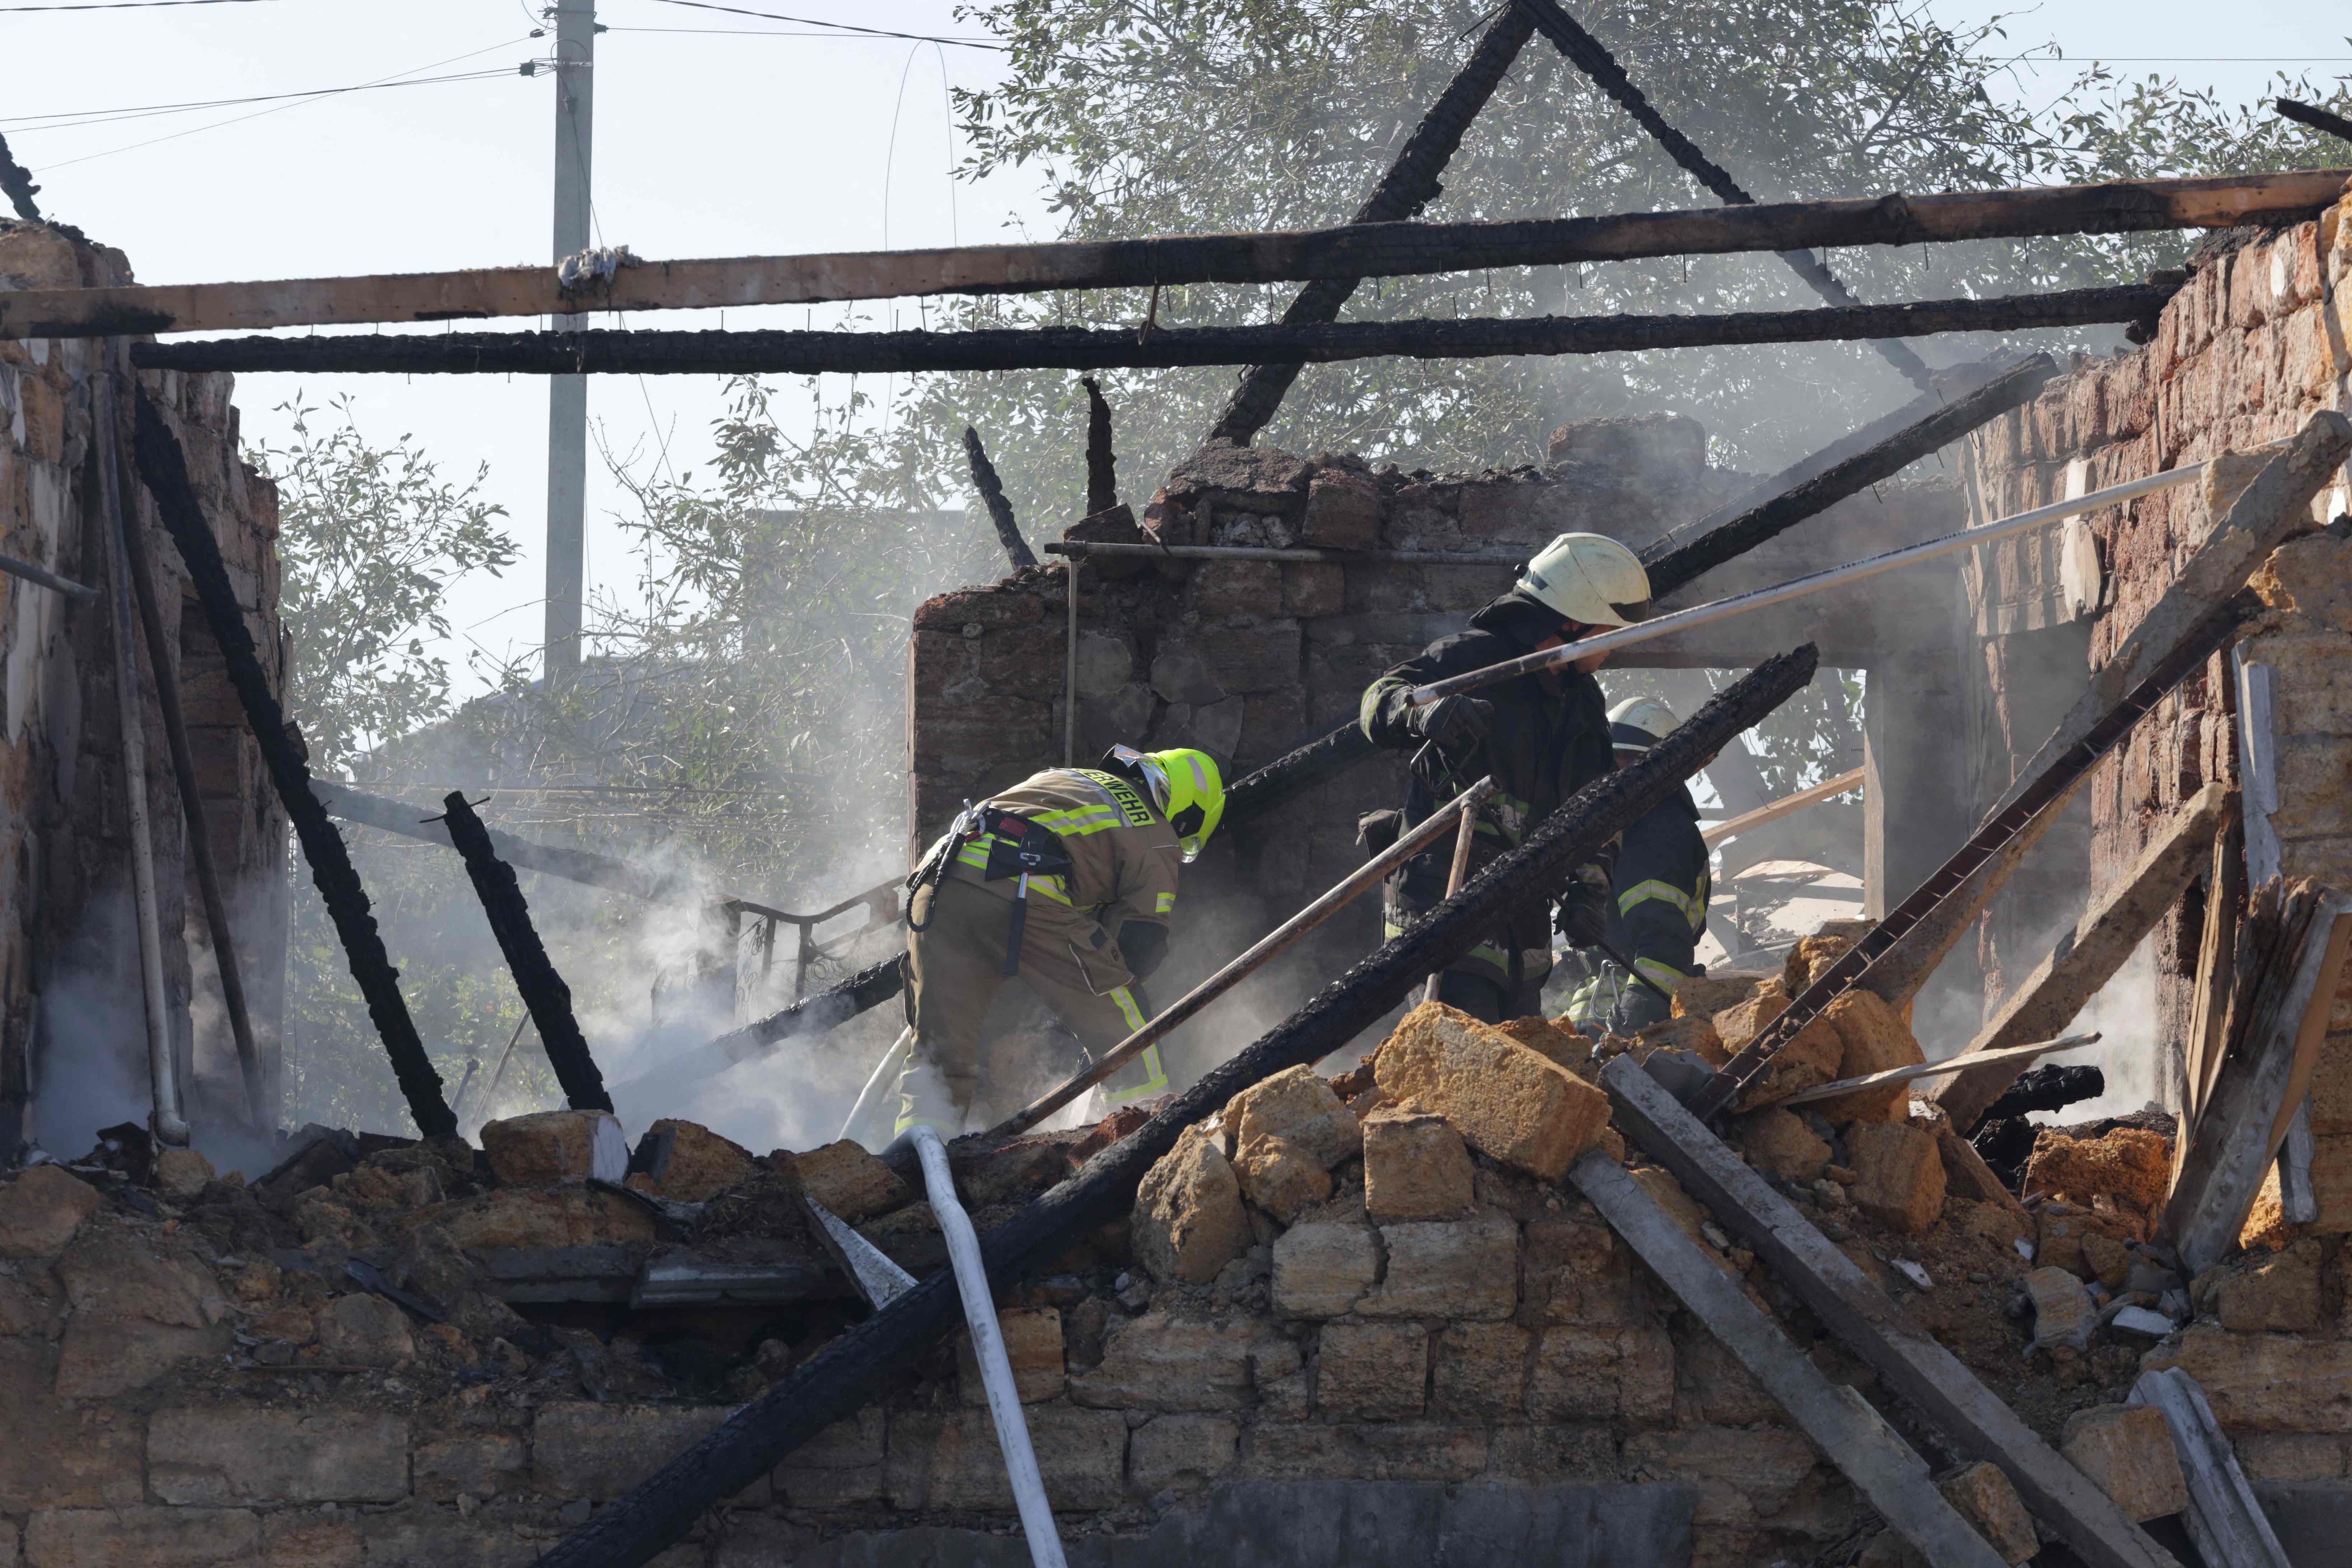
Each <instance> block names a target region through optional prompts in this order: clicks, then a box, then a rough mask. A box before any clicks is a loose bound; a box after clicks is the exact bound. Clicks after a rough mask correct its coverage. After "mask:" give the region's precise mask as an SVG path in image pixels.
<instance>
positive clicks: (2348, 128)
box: [2271, 98, 2352, 142]
mask: <svg viewBox="0 0 2352 1568" xmlns="http://www.w3.org/2000/svg"><path fill="white" fill-rule="evenodd" d="M2271 107H2272V108H2273V109H2275V110H2278V111H2279V112H2280V113H2281V114H2283V115H2284V116H2286V117H2287V118H2288V119H2289V120H2293V121H2299V122H2300V123H2302V124H2305V125H2308V126H2310V127H2311V128H2312V129H2313V130H2314V131H2325V132H2327V133H2328V134H2329V135H2330V136H2340V137H2342V138H2343V139H2344V140H2345V141H2347V142H2352V120H2347V119H2345V118H2344V117H2343V116H2342V115H2340V114H2330V113H2329V112H2328V111H2327V110H2324V109H2320V108H2317V107H2315V105H2312V104H2308V103H2297V102H2296V101H2295V100H2293V99H2291V98H2281V99H2273V100H2272V101H2271Z"/></svg>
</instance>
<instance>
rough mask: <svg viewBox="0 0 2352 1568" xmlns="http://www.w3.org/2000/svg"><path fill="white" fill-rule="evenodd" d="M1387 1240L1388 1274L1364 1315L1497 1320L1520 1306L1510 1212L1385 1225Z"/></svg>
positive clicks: (1383, 1233)
mask: <svg viewBox="0 0 2352 1568" xmlns="http://www.w3.org/2000/svg"><path fill="white" fill-rule="evenodd" d="M1381 1245H1382V1246H1383V1247H1385V1249H1386V1250H1387V1252H1388V1271H1387V1273H1386V1275H1385V1276H1384V1277H1383V1278H1382V1279H1381V1288H1380V1289H1379V1290H1378V1291H1376V1292H1375V1293H1373V1294H1372V1295H1370V1296H1369V1297H1367V1298H1366V1299H1365V1300H1364V1301H1363V1302H1362V1304H1361V1305H1360V1306H1359V1307H1358V1308H1357V1309H1356V1310H1357V1313H1358V1314H1359V1315H1360V1316H1362V1317H1367V1318H1450V1319H1453V1320H1454V1321H1457V1322H1494V1321H1499V1320H1501V1319H1504V1318H1507V1317H1509V1316H1510V1315H1511V1313H1512V1312H1513V1310H1516V1309H1517V1306H1518V1304H1519V1290H1518V1286H1519V1227H1518V1226H1517V1225H1516V1224H1515V1223H1513V1222H1512V1220H1511V1219H1510V1218H1509V1217H1508V1216H1507V1215H1492V1214H1490V1215H1479V1216H1478V1217H1477V1218H1475V1219H1465V1220H1423V1221H1420V1222H1417V1223H1412V1224H1405V1225H1384V1226H1381Z"/></svg>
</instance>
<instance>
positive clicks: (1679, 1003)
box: [1673, 972, 1787, 1038]
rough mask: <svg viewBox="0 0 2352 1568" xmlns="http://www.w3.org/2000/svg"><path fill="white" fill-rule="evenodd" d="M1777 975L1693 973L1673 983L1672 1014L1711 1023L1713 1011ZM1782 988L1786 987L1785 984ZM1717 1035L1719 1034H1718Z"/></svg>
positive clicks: (1725, 1008)
mask: <svg viewBox="0 0 2352 1568" xmlns="http://www.w3.org/2000/svg"><path fill="white" fill-rule="evenodd" d="M1778 979H1779V976H1777V975H1769V974H1740V973H1729V972H1726V973H1719V974H1700V975H1694V976H1693V977H1692V978H1690V979H1688V980H1685V981H1684V982H1683V983H1682V984H1680V985H1677V986H1675V1005H1674V1009H1673V1012H1674V1016H1675V1017H1677V1018H1705V1019H1706V1020H1707V1021H1708V1022H1709V1023H1712V1022H1714V1020H1715V1017H1716V1015H1717V1014H1719V1013H1727V1012H1729V1011H1730V1010H1731V1009H1732V1008H1734V1007H1737V1006H1738V1005H1740V1004H1741V1003H1743V1002H1746V1001H1748V1000H1749V999H1750V998H1752V997H1753V996H1754V995H1755V994H1756V993H1757V992H1758V991H1759V990H1762V989H1763V988H1764V986H1765V985H1766V984H1768V983H1773V982H1777V981H1778ZM1781 989H1782V990H1784V991H1785V990H1786V989H1787V987H1786V986H1783V987H1781ZM1718 1038H1720V1037H1719V1036H1718Z"/></svg>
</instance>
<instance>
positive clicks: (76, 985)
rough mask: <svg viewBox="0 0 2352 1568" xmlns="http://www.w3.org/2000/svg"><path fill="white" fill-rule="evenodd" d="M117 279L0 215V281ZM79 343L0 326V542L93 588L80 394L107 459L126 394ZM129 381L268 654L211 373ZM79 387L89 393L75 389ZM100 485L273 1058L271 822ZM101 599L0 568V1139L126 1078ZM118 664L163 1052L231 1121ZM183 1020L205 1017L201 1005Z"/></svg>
mask: <svg viewBox="0 0 2352 1568" xmlns="http://www.w3.org/2000/svg"><path fill="white" fill-rule="evenodd" d="M129 280H131V272H130V268H129V265H128V263H127V262H126V260H125V259H124V258H123V257H122V256H121V253H120V252H117V251H111V250H107V249H104V248H102V247H96V246H92V245H90V244H89V243H88V242H86V241H83V240H81V239H79V237H74V236H71V235H69V234H68V233H66V232H63V231H60V230H57V229H53V228H50V227H47V226H42V225H37V224H8V223H0V288H55V287H74V286H92V285H98V284H106V283H115V282H127V281H129ZM103 352H104V344H103V343H102V342H100V341H98V340H88V339H85V340H59V341H55V342H51V341H46V340H27V341H22V342H0V552H5V553H7V554H10V555H13V556H16V557H17V558H18V559H21V560H27V561H31V562H34V563H37V564H40V565H43V566H46V567H48V568H50V569H51V570H54V571H56V572H58V573H59V574H62V575H64V576H67V577H70V578H73V579H75V580H77V581H79V582H82V583H85V584H89V585H91V586H93V587H99V588H100V589H104V588H105V587H106V586H107V584H109V583H110V576H109V574H108V571H107V563H108V560H109V554H108V551H107V547H106V538H107V535H106V532H105V531H104V512H103V510H102V508H101V507H100V500H99V498H100V490H99V489H98V484H97V470H96V468H95V466H94V460H93V458H92V451H93V445H92V441H91V433H92V426H91V423H90V421H91V418H92V411H93V407H94V406H95V407H97V408H100V409H105V410H108V411H110V413H111V414H112V415H113V416H115V417H116V418H117V420H118V429H119V431H120V434H121V449H122V450H123V451H124V452H125V453H126V454H127V453H128V452H129V450H130V440H131V403H130V400H129V399H128V397H127V396H120V395H112V396H110V395H106V394H105V392H104V390H103V389H105V388H107V387H108V386H110V382H108V381H107V380H105V379H103V378H102V377H101V376H100V374H99V373H100V369H101V366H102V364H103ZM142 383H143V384H144V385H145V386H146V387H147V389H148V391H149V393H150V395H152V396H153V397H154V398H155V399H156V401H157V403H158V404H159V405H160V406H161V407H162V408H163V412H164V416H165V418H166V420H167V422H168V423H169V424H171V426H173V429H174V431H175V432H176V433H177V434H178V435H179V437H180V440H181V443H182V446H183V447H184V449H185V450H186V452H187V454H188V460H189V467H190V469H191V473H192V476H193V477H194V480H195V484H196V489H197V493H198V494H199V495H200V496H201V497H202V498H203V500H204V501H205V511H206V515H207V517H208V518H209V519H210V520H211V521H212V523H213V525H214V528H215V532H216V533H217V535H218V537H219V539H220V542H221V546H222V552H223V554H224V555H225V557H226V560H227V562H228V566H229V574H230V578H231V580H232V581H233V582H234V583H235V584H236V588H237V593H238V596H239V598H240V600H241V601H242V602H243V603H244V604H245V605H246V606H247V611H248V614H249V616H250V617H251V620H250V624H251V626H252V629H253V631H254V633H255V638H256V641H257V643H258V644H259V645H260V646H261V647H263V648H264V649H266V650H277V649H278V648H279V647H281V642H282V637H281V628H280V626H279V625H278V557H277V549H276V539H277V531H278V517H277V513H278V505H277V495H276V491H275V489H273V488H272V487H271V486H270V485H269V484H268V481H266V480H264V479H261V478H260V477H259V476H258V475H257V474H255V473H254V472H253V470H251V469H250V468H247V467H246V466H245V464H244V462H243V461H242V459H241V458H240V457H239V453H238V445H237V426H236V409H235V408H234V407H233V406H231V405H230V402H229V395H230V386H231V382H230V378H228V377H226V376H193V377H192V376H183V375H179V374H151V375H147V376H143V377H142ZM93 388H98V389H100V392H99V393H98V394H97V395H96V396H97V401H96V402H95V403H94V402H93V390H92V389H93ZM123 499H124V502H125V504H126V505H128V506H131V507H132V508H133V509H134V511H133V514H132V515H133V521H134V531H135V532H136V533H137V535H138V536H139V538H140V540H141V542H142V547H143V548H144V550H145V552H146V553H147V558H148V560H149V562H150V563H152V569H153V571H154V574H155V577H156V585H157V592H158V597H159V599H160V600H161V610H162V617H163V625H164V630H165V637H166V641H167V649H168V652H169V653H170V654H171V655H172V656H173V658H175V660H176V661H177V663H178V667H179V671H180V678H181V680H182V683H183V698H184V704H185V706H186V709H187V711H188V719H189V723H190V727H191V731H192V732H191V742H192V745H193V749H194V752H195V753H196V762H197V768H198V772H199V774H200V781H201V784H202V789H203V794H204V796H205V807H206V813H207V816H209V818H210V820H211V823H212V836H213V841H214V845H215V852H216V854H217V856H218V858H219V859H220V862H221V868H222V874H223V878H224V879H225V881H226V884H227V891H228V894H229V897H230V900H231V901H232V903H233V905H235V906H236V910H237V912H238V916H239V919H240V941H241V942H242V943H243V957H244V961H245V963H246V966H247V989H248V993H249V994H251V995H252V998H253V1005H254V1007H255V1009H256V1011H257V1029H260V1030H262V1031H264V1032H265V1035H266V1037H265V1040H264V1047H265V1051H266V1052H267V1053H268V1056H269V1058H271V1065H272V1066H273V1068H274V1065H275V1054H276V1052H275V1047H276V1028H275V1020H276V1017H277V1014H278V995H279V993H280V991H281V988H282V982H281V975H282V969H283V962H284V946H285V902H284V900H285V893H286V879H285V859H284V857H285V852H286V851H285V837H286V834H285V819H284V816H283V815H282V813H280V812H279V810H278V806H277V804H276V799H275V796H274V795H271V793H270V792H269V790H268V786H267V785H266V784H265V783H264V782H263V781H262V779H261V776H260V771H259V758H258V753H257V752H256V750H255V748H254V746H253V742H252V741H251V739H250V737H249V736H248V735H247V733H246V729H245V720H244V716H243V713H242V712H241V711H240V710H238V709H237V708H236V702H235V699H234V697H233V696H232V695H231V693H230V692H229V689H228V686H227V681H226V678H225V677H224V675H223V674H222V672H221V668H220V661H219V656H218V653H217V650H216V649H215V648H214V647H213V645H212V638H211V636H210V633H209V631H208V629H207V628H205V626H203V624H202V618H201V616H199V615H197V614H196V613H195V612H194V606H193V605H189V606H188V613H187V614H186V615H183V613H182V607H183V590H184V585H185V582H186V578H185V574H184V571H183V570H182V567H181V564H180V559H179V553H178V552H177V550H176V549H175V548H174V547H173V544H172V542H171V540H170V538H169V536H168V535H167V534H166V533H164V532H163V530H162V528H161V526H160V523H159V522H158V521H157V519H156V517H155V513H154V509H153V505H152V501H151V500H149V498H148V497H147V495H146V492H145V490H144V489H143V488H142V487H140V486H139V485H138V484H137V483H136V482H135V479H130V480H126V483H125V486H124V489H123ZM109 602H110V601H108V600H104V599H102V600H100V602H97V603H94V604H89V603H77V602H69V601H68V600H66V599H64V598H63V597H61V596H60V595H57V594H54V593H52V592H50V591H49V590H47V589H45V588H40V587H37V586H34V585H32V584H27V583H25V582H23V581H21V580H19V579H16V578H14V577H5V578H0V666H5V685H0V706H4V707H5V711H0V1152H5V1151H6V1150H13V1149H14V1148H15V1147H16V1142H17V1140H18V1139H19V1137H21V1136H24V1135H26V1132H27V1131H29V1132H30V1134H31V1135H33V1136H35V1137H38V1136H39V1135H40V1132H41V1130H40V1129H39V1128H37V1127H35V1128H31V1129H29V1130H28V1129H26V1125H25V1110H26V1104H27V1101H28V1098H29V1096H30V1094H31V1093H32V1092H36V1091H39V1090H41V1089H45V1088H47V1087H49V1086H51V1085H52V1084H57V1083H58V1082H59V1075H70V1074H75V1073H84V1074H91V1075H93V1076H95V1077H97V1078H98V1079H100V1080H101V1081H103V1080H104V1079H115V1080H118V1081H120V1082H122V1083H128V1084H140V1085H143V1084H144V1082H145V1080H146V1065H145V1063H146V1058H145V1044H144V1025H143V1022H142V1017H141V1013H140V1007H141V1003H140V993H139V984H138V969H137V958H136V942H135V937H134V935H133V931H134V928H133V926H132V925H131V923H130V921H129V916H128V912H127V911H128V908H129V886H130V871H129V847H128V835H129V828H128V826H127V816H126V810H125V805H124V799H123V779H122V767H121V760H120V759H121V730H120V724H119V721H118V714H119V712H120V710H119V708H118V706H117V703H116V697H115V684H114V679H115V678H114V658H113V647H112V643H111V640H110V638H111V631H110V625H111V623H110V620H109V618H108V616H109V612H108V604H109ZM142 649H143V645H142ZM281 662H282V661H281ZM273 673H278V674H281V675H282V670H281V671H274V672H273ZM139 680H140V686H141V690H142V694H143V696H144V699H145V710H146V728H147V762H148V773H147V781H146V783H147V791H148V810H149V818H150V822H151V824H152V831H153V837H154V844H155V852H156V857H157V862H158V864H157V870H158V887H159V897H160V903H161V910H160V913H161V916H162V923H163V946H164V971H165V983H166V986H167V989H168V991H169V993H170V996H171V1002H172V1008H171V1011H172V1016H173V1026H174V1029H175V1031H176V1034H177V1041H178V1048H179V1049H180V1051H181V1053H182V1056H183V1058H184V1060H188V1059H191V1058H192V1059H193V1063H194V1068H195V1069H196V1078H195V1080H194V1082H193V1083H191V1085H190V1109H191V1110H192V1111H195V1112H198V1113H200V1114H201V1113H204V1112H205V1111H206V1110H208V1109H211V1108H218V1109H219V1110H225V1111H226V1112H227V1113H230V1114H236V1115H241V1114H242V1110H241V1105H240V1098H239V1091H238V1089H237V1088H236V1064H235V1058H234V1052H233V1048H232V1047H231V1046H230V1045H229V1043H228V1040H227V1037H226V1025H222V1026H218V1027H217V1029H214V1028H207V1029H206V1030H205V1037H203V1038H197V1037H196V1034H197V1031H196V1026H195V1024H194V1018H195V1016H197V1010H196V1009H195V1008H194V1007H192V1005H191V1004H192V1000H193V999H194V996H195V995H196V994H197V993H198V992H199V991H200V990H205V989H212V988H214V987H215V986H216V984H217V982H216V980H215V978H214V972H213V969H212V960H211V957H210V942H209V938H208V933H207V931H206V929H205V924H204V921H203V919H202V914H201V910H199V909H198V907H197V900H196V898H195V893H194V887H193V886H192V885H191V883H190V880H189V873H188V872H187V870H186V868H185V866H184V824H183V818H182V808H181V804H180V795H179V790H178V786H177V784H176V783H175V782H174V779H173V773H172V763H171V753H170V752H169V750H168V748H167V745H166V742H165V740H164V737H163V728H162V720H161V717H160V715H159V713H158V711H157V710H156V707H155V697H154V687H153V680H152V675H151V674H150V672H149V670H148V668H147V666H146V663H145V658H144V654H143V651H142V654H141V656H140V661H139ZM126 999H127V1000H126ZM206 1016H214V1017H216V1016H217V1009H212V1010H209V1012H208V1013H207V1015H206ZM215 1036H216V1037H215ZM108 1055H111V1056H112V1058H113V1060H112V1062H111V1063H110V1064H109V1063H107V1062H106V1061H105V1059H104V1058H106V1057H107V1056H108ZM77 1131H79V1132H82V1133H86V1132H87V1131H88V1129H87V1128H80V1129H78V1130H77ZM53 1135H58V1134H53ZM63 1135H64V1136H71V1135H72V1134H70V1133H67V1134H63ZM68 1152H79V1150H73V1151H68Z"/></svg>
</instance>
